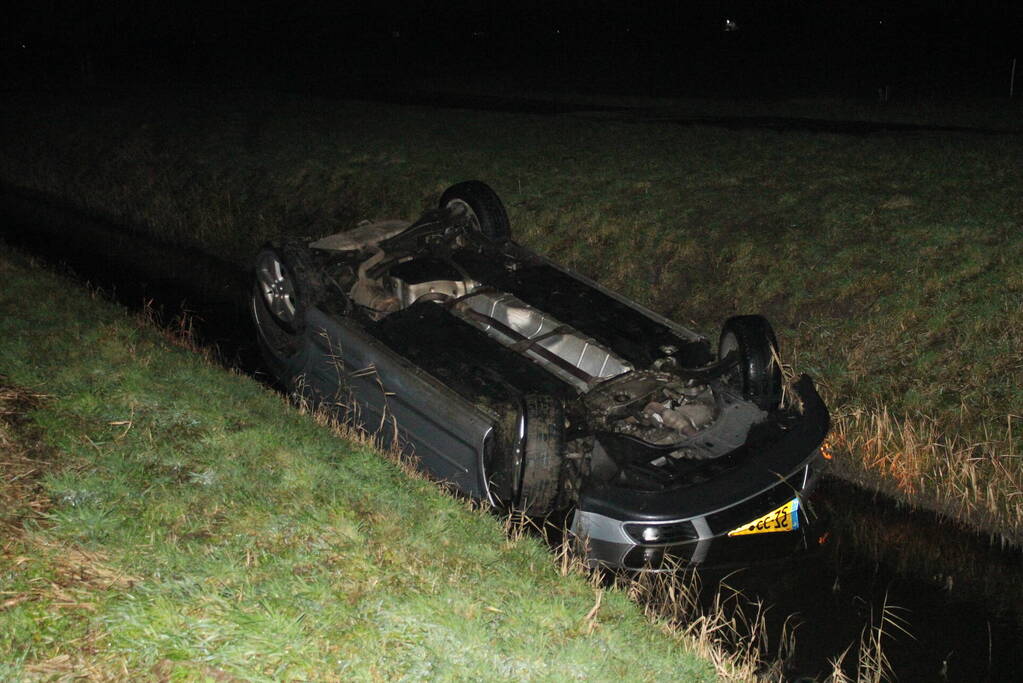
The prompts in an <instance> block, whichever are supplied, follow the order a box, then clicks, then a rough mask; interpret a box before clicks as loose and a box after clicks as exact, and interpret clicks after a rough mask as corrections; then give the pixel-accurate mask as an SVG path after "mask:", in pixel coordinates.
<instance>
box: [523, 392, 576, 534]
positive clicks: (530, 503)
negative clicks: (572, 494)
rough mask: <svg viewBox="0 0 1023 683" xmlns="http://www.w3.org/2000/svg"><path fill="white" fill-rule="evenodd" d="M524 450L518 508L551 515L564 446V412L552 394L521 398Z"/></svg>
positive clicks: (558, 481)
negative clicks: (522, 399) (523, 420)
mask: <svg viewBox="0 0 1023 683" xmlns="http://www.w3.org/2000/svg"><path fill="white" fill-rule="evenodd" d="M523 408H524V410H525V418H526V424H525V427H526V434H525V437H526V442H525V449H524V450H525V453H524V455H523V461H522V481H521V485H520V487H519V507H520V509H522V510H523V511H524V512H526V513H527V514H529V515H533V516H543V515H547V514H550V513H551V512H553V511H554V509H555V507H556V506H557V500H558V493H559V492H560V490H561V470H562V464H563V458H562V456H563V451H564V447H565V412H564V408H563V406H562V405H561V402H560V401H557V400H556V399H554V398H553V397H551V396H543V395H532V396H527V397H526V398H525V401H524V406H523Z"/></svg>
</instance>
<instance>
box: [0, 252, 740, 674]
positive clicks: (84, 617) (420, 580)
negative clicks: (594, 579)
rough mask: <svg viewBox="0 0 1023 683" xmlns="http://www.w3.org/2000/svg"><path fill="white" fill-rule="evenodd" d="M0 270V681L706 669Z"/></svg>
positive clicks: (488, 525) (541, 554) (68, 292)
mask: <svg viewBox="0 0 1023 683" xmlns="http://www.w3.org/2000/svg"><path fill="white" fill-rule="evenodd" d="M0 277H2V279H3V282H4V287H3V288H2V290H0V310H3V311H4V315H3V316H2V317H0V358H2V359H3V361H2V364H0V373H2V375H0V445H2V449H0V452H2V453H3V456H2V458H3V461H4V462H3V468H2V469H0V474H2V477H0V502H2V503H3V508H2V509H0V679H3V680H19V679H23V678H24V679H37V678H41V679H50V678H72V677H75V678H77V677H79V676H82V677H85V678H89V679H102V680H111V679H129V678H130V679H132V680H207V679H213V680H237V679H241V680H345V681H347V680H398V679H409V680H425V679H428V680H516V681H517V680H565V679H572V678H578V679H583V680H625V679H627V680H661V679H663V678H664V677H665V676H670V677H671V678H674V679H680V680H712V679H714V678H715V673H714V667H713V665H712V664H710V663H709V662H708V661H706V660H704V659H700V658H699V657H697V656H695V655H694V654H692V652H693V651H694V650H696V649H697V648H698V644H697V643H696V641H695V639H694V638H691V637H686V636H681V635H678V634H676V635H675V636H668V635H666V634H665V633H664V632H662V630H661V629H658V628H657V627H656V626H655V625H653V624H651V623H649V622H648V621H647V620H646V619H645V618H644V616H643V614H642V612H641V610H640V609H639V608H638V607H637V606H636V605H634V604H633V603H631V602H630V601H629V600H628V598H627V596H626V595H625V594H624V592H622V591H617V590H610V591H601V592H599V593H598V589H595V588H594V587H593V585H591V584H590V583H589V582H587V581H586V580H585V579H584V578H583V577H582V576H581V575H579V574H578V573H573V572H570V571H569V572H562V571H559V570H558V569H557V568H556V566H555V563H554V562H553V560H552V557H551V555H550V553H549V551H548V550H547V549H546V548H545V547H544V546H543V545H542V544H541V543H539V542H538V541H536V540H535V539H532V538H518V537H515V536H512V537H511V538H509V536H508V535H507V534H506V531H505V529H504V528H502V524H501V521H500V520H498V519H495V518H494V517H492V516H491V515H489V514H486V513H485V512H481V511H474V510H472V509H470V508H469V507H468V506H467V505H466V504H465V503H463V502H460V501H458V500H456V499H454V498H451V497H449V496H447V495H445V494H444V493H443V492H442V491H441V490H440V489H439V488H438V487H436V486H435V485H433V484H431V483H430V482H428V481H425V480H423V479H421V478H417V477H412V476H409V474H408V473H406V472H405V471H403V470H402V469H401V468H400V467H399V466H398V465H397V464H396V463H395V462H393V461H391V460H388V459H385V458H383V457H382V456H381V455H380V454H379V453H376V452H373V451H372V450H371V449H369V448H368V447H366V446H362V445H358V444H354V443H352V442H350V441H347V440H344V439H341V438H339V437H338V436H336V435H335V434H334V433H333V432H332V431H331V430H330V429H327V428H325V427H324V425H323V424H322V422H318V421H317V420H315V419H313V416H310V415H303V414H300V413H299V412H298V411H296V410H295V409H293V408H292V407H291V406H289V405H288V404H287V403H285V402H284V400H283V399H282V398H281V397H279V396H277V395H275V394H273V393H272V392H269V391H268V390H266V389H265V388H264V387H263V386H261V385H259V384H258V383H256V382H255V381H254V380H252V379H250V378H247V377H244V376H239V375H236V374H230V373H227V372H225V371H224V370H222V369H220V368H219V367H216V366H214V365H213V364H211V363H210V362H208V361H206V360H204V359H203V357H202V356H201V355H197V354H195V353H194V352H193V351H191V350H189V349H187V348H182V346H181V345H180V344H176V343H174V340H173V339H172V338H171V336H170V335H168V333H161V332H160V331H159V330H157V329H155V328H153V327H152V326H151V325H150V324H149V323H148V322H146V321H145V320H143V319H141V318H128V317H127V316H126V315H125V313H124V312H123V311H122V310H120V309H118V308H117V307H115V306H114V305H112V304H110V303H108V302H106V301H104V300H102V299H100V298H98V297H97V296H95V295H90V294H89V293H88V292H86V291H85V290H82V289H79V288H77V287H76V286H75V285H73V284H71V283H70V282H68V281H66V280H64V279H63V278H60V277H57V276H55V275H53V274H50V273H48V272H45V271H42V270H40V269H38V268H33V267H32V266H31V265H30V264H28V263H27V262H26V261H25V260H24V258H23V257H20V256H18V255H16V254H12V253H10V252H8V251H6V250H3V251H0ZM598 600H599V603H600V605H599V609H596V610H594V605H595V604H596V603H597V602H598ZM722 671H727V665H724V667H723V668H722Z"/></svg>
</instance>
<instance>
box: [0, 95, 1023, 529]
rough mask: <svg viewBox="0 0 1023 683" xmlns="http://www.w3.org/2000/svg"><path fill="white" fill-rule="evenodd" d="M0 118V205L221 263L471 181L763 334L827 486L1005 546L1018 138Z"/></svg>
mask: <svg viewBox="0 0 1023 683" xmlns="http://www.w3.org/2000/svg"><path fill="white" fill-rule="evenodd" d="M790 106H796V105H790ZM2 112H3V116H4V119H5V121H4V126H3V131H4V132H3V136H4V138H3V141H2V142H3V146H2V148H3V154H2V156H0V178H2V179H3V182H5V183H6V184H7V185H8V186H10V187H14V188H22V189H26V190H32V191H35V192H39V193H41V194H42V195H43V196H44V197H48V198H50V199H52V200H55V201H60V202H67V203H70V204H72V205H74V206H77V207H80V208H83V209H86V210H88V211H90V212H94V213H95V214H98V215H100V216H102V217H104V218H106V219H109V220H111V221H112V222H114V223H117V224H120V225H123V226H125V228H126V229H129V230H142V231H145V232H148V233H151V234H153V235H156V236H158V237H159V238H160V239H165V240H168V241H170V242H174V243H177V244H183V245H189V246H196V247H198V248H200V249H202V250H204V251H206V252H208V253H212V254H217V255H220V256H222V257H224V258H227V259H228V260H231V261H234V262H236V263H239V264H247V263H248V260H249V259H250V258H251V257H252V255H253V253H254V251H255V249H256V248H258V246H259V245H260V244H262V243H263V242H264V241H266V240H267V239H269V238H271V237H275V236H277V235H279V234H281V233H285V234H293V235H309V236H315V235H321V234H325V233H328V232H334V231H337V230H340V229H343V228H344V227H345V226H348V225H354V224H355V223H356V222H357V221H358V220H361V219H363V218H380V217H390V216H400V217H412V216H415V215H417V214H418V213H419V211H420V210H421V209H423V208H425V207H427V206H430V205H432V204H433V203H434V202H435V201H436V199H437V197H438V196H439V194H440V192H441V191H442V190H443V189H444V188H445V187H447V186H448V185H450V184H452V183H453V182H456V181H459V180H462V179H465V178H479V179H483V180H485V181H486V182H488V183H490V184H491V185H493V186H494V187H495V188H496V189H497V191H498V192H499V193H500V194H501V195H502V197H503V198H504V200H505V202H506V204H507V205H508V211H509V214H510V217H511V220H512V225H513V230H514V231H515V234H516V236H517V238H518V239H519V240H520V241H522V242H524V243H526V244H528V245H529V246H531V247H533V248H535V249H537V250H539V251H541V252H545V253H547V254H549V255H551V256H552V257H554V258H555V259H558V260H561V261H563V262H566V263H567V264H569V265H571V266H573V267H575V268H577V269H578V270H580V271H581V272H583V273H584V274H586V275H589V276H591V277H594V278H596V279H597V280H600V281H602V282H604V283H605V284H608V285H610V286H611V287H612V288H616V289H620V290H622V291H623V292H624V293H626V294H627V295H629V296H632V297H634V298H636V299H638V300H639V301H641V302H643V303H645V304H646V305H648V306H650V307H651V308H653V309H655V310H657V311H658V312H661V313H664V314H666V315H668V316H670V317H674V318H677V319H679V320H681V321H684V322H691V323H693V324H694V325H695V326H696V327H697V329H701V330H703V331H704V332H705V333H707V334H708V335H710V336H712V337H713V336H715V335H716V330H717V327H718V325H719V324H720V322H721V321H722V320H724V318H726V317H728V316H729V315H733V314H736V313H742V312H760V313H764V314H766V315H768V316H769V317H770V318H771V319H772V320H773V322H774V324H775V327H776V328H777V331H778V333H779V337H780V340H781V344H782V351H783V356H784V359H785V360H786V361H787V362H788V363H790V364H791V365H792V366H793V368H794V369H795V370H796V371H798V372H809V373H811V374H812V375H814V376H815V377H816V378H817V379H818V380H819V381H820V382H821V383H822V384H823V385H824V389H825V391H826V393H827V398H828V399H829V402H830V404H831V406H832V407H833V411H834V414H835V418H836V419H835V433H834V438H833V442H834V445H835V446H836V450H837V452H838V456H837V457H836V459H835V460H834V462H833V464H834V469H835V471H836V472H838V473H839V474H841V475H842V476H845V477H847V478H850V479H853V480H855V481H860V482H864V483H867V484H868V485H870V486H875V487H877V488H879V489H881V490H884V491H887V492H889V493H891V494H893V495H895V496H897V497H899V498H902V499H904V500H906V501H908V502H910V503H912V504H913V505H917V506H923V507H929V508H932V509H936V510H940V511H942V512H945V513H947V514H949V515H951V516H953V517H955V518H957V519H959V520H961V521H963V522H965V523H967V524H969V525H972V526H974V527H976V528H979V529H983V530H986V531H989V532H991V533H993V534H996V535H1001V536H1003V537H1005V538H1009V539H1013V540H1019V539H1020V538H1023V510H1021V508H1020V506H1019V504H1018V502H1017V497H1016V495H1015V494H1016V492H1017V491H1019V490H1020V489H1021V485H1020V478H1021V476H1023V466H1021V465H1020V464H1019V460H1018V458H1017V457H1016V456H1017V455H1018V454H1019V453H1020V450H1021V443H1020V438H1019V431H1020V430H1019V425H1018V424H1016V423H1017V421H1018V419H1019V418H1018V417H1016V415H1017V414H1018V406H1019V405H1020V403H1021V399H1023V389H1021V388H1020V382H1019V378H1020V374H1021V368H1023V338H1021V337H1020V332H1019V330H1020V329H1021V324H1020V323H1021V322H1023V278H1021V276H1020V273H1021V272H1023V269H1021V266H1023V238H1021V237H1020V235H1021V231H1020V226H1021V224H1023V203H1021V200H1020V196H1023V195H1021V189H1023V172H1021V171H1020V166H1019V164H1018V159H1019V158H1021V151H1023V149H1021V148H1023V136H1020V135H1018V134H1014V133H1001V134H998V133H995V134H992V133H985V134H980V133H973V132H968V131H948V130H944V131H941V130H939V131H915V132H913V131H910V132H906V131H898V132H894V131H881V132H875V133H869V134H860V135H848V134H836V133H821V132H805V131H784V130H783V131H778V130H767V131H765V130H756V129H739V130H729V129H725V128H721V127H715V126H678V125H674V124H672V123H656V122H649V121H646V122H642V123H639V122H631V121H628V120H625V121H623V120H615V121H606V120H601V117H606V114H600V115H597V116H586V115H583V114H579V113H577V114H573V115H562V116H536V115H522V114H510V113H500V112H491V113H480V112H471V111H461V110H444V109H431V108H424V107H416V106H400V105H385V104H379V103H372V102H359V101H339V100H331V99H323V98H314V97H308V96H297V95H294V96H293V95H281V94H272V93H267V92H261V91H259V92H257V91H238V90H235V91H231V92H228V93H215V92H211V91H209V90H189V91H176V92H153V91H145V92H141V93H139V92H128V91H118V92H102V93H97V92H92V91H83V92H81V93H79V94H78V95H76V96H59V97H58V96H47V95H32V96H29V95H13V96H12V97H11V98H9V100H8V101H7V103H6V104H5V105H4V106H3V109H2ZM616 116H617V117H618V118H619V119H620V118H622V115H621V114H616ZM958 116H959V117H960V119H961V118H962V113H961V112H959V113H958Z"/></svg>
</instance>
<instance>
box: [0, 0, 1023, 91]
mask: <svg viewBox="0 0 1023 683" xmlns="http://www.w3.org/2000/svg"><path fill="white" fill-rule="evenodd" d="M1021 47H1023V3H1019V2H1008V1H1007V0H1002V1H987V2H953V1H950V0H944V1H941V0H918V1H916V2H898V3H890V2H878V1H868V2H862V1H861V2H853V1H851V0H842V1H837V2H826V1H825V2H822V1H809V0H776V1H769V0H761V1H755V2H753V1H749V0H726V1H723V2H706V1H703V2H662V1H654V2H645V3H624V2H612V1H610V0H603V1H601V0H588V1H585V2H584V1H582V0H579V1H576V2H517V3H516V2H509V3H489V4H488V3H485V2H472V3H470V2H461V1H458V0H453V1H452V2H447V3H436V2H396V1H394V0H382V1H379V2H367V3H347V2H315V3H283V2H281V3H264V4H259V3H231V2H229V3H206V2H191V3H154V2H131V3H129V2H96V1H92V2H82V3H57V2H24V1H23V2H19V3H17V6H16V8H15V9H13V10H10V11H9V12H8V21H7V22H6V28H4V30H3V45H2V54H3V62H2V72H0V75H2V79H3V83H4V85H5V86H6V87H63V86H72V87H77V86H83V85H85V86H90V85H96V86H115V85H121V84H128V83H180V82H188V83H194V82H216V83H220V84H234V85H242V86H270V87H292V88H304V87H311V88H317V89H323V88H327V89H330V88H337V89H339V90H340V89H344V88H359V89H374V88H376V89H403V88H404V89H408V88H417V87H422V86H423V85H424V84H430V83H436V82H438V81H441V82H444V83H445V84H451V83H455V84H456V85H457V84H459V83H461V84H465V85H467V86H469V87H477V88H478V87H480V86H485V85H486V84H488V83H490V84H493V83H494V82H498V81H499V82H500V83H501V84H502V85H503V86H504V87H514V88H530V89H535V90H549V91H564V90H571V91H573V92H598V93H620V94H636V95H643V94H647V95H683V96H687V95H720V96H728V97H747V96H748V97H758V96H768V97H776V96H779V97H787V96H798V95H845V96H852V97H858V96H871V95H872V94H873V93H874V92H875V91H876V89H877V88H878V87H880V86H883V85H887V86H890V87H891V88H893V89H895V88H897V89H898V90H899V91H900V92H903V93H912V94H913V95H919V96H925V97H926V96H938V97H946V98H947V97H952V98H955V97H976V96H1000V95H1004V94H1006V91H1007V88H1008V82H1009V70H1010V67H1011V61H1012V59H1013V58H1014V57H1019V56H1020V53H1021V52H1023V50H1021Z"/></svg>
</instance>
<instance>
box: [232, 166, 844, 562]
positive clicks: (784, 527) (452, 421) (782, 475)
mask: <svg viewBox="0 0 1023 683" xmlns="http://www.w3.org/2000/svg"><path fill="white" fill-rule="evenodd" d="M251 303H252V314H253V317H254V320H255V324H256V328H257V330H258V340H259V345H260V348H261V350H262V352H263V355H264V357H265V359H266V363H267V366H268V368H269V369H270V371H271V373H272V374H273V375H274V377H276V378H277V379H278V380H279V381H280V382H281V383H282V384H283V385H284V386H285V387H286V388H288V390H289V391H292V392H294V393H298V394H300V395H302V396H304V397H306V398H309V399H312V400H315V401H317V402H321V403H328V404H336V405H337V406H338V407H339V409H345V410H347V411H350V414H356V415H358V419H359V420H360V422H361V423H362V424H363V425H365V426H367V427H368V428H369V429H371V430H379V433H380V435H381V437H383V438H384V439H385V440H389V441H392V442H393V441H397V442H398V444H399V445H400V446H401V447H403V448H405V449H406V450H407V451H408V452H409V453H411V454H412V456H413V458H414V461H415V462H416V463H417V464H418V466H419V467H420V468H422V469H423V470H425V471H427V472H429V473H430V474H431V475H433V476H434V477H436V478H438V479H441V480H445V481H448V482H450V483H452V484H453V485H455V486H456V487H457V488H458V489H459V490H461V491H462V492H464V493H465V494H468V495H470V496H472V497H475V498H478V499H483V500H486V501H489V502H490V503H491V504H493V505H495V506H503V507H516V508H519V509H522V510H525V511H526V512H528V513H529V514H531V515H539V516H543V515H548V514H552V513H556V512H569V513H570V514H572V521H571V528H572V531H573V533H574V534H575V535H576V536H577V537H578V538H579V539H580V540H581V541H582V542H584V543H585V545H586V547H587V548H588V552H589V557H590V559H591V561H593V562H599V563H605V564H608V565H613V566H637V567H638V566H642V565H646V564H649V563H651V562H654V561H656V560H657V559H658V558H659V557H660V556H661V554H662V552H663V551H664V549H674V548H679V547H682V548H687V549H688V551H687V552H685V553H682V555H683V556H685V557H687V558H688V559H691V560H693V561H699V560H700V559H701V557H702V556H704V555H705V554H706V548H707V547H708V544H709V542H710V540H711V539H714V538H715V537H719V536H727V535H733V536H734V535H746V534H759V533H768V532H777V531H791V530H793V529H797V528H799V525H800V500H801V496H802V495H803V494H804V493H805V492H807V491H808V489H809V487H810V486H811V485H812V483H813V481H814V476H815V474H816V467H817V459H818V457H819V448H820V445H821V443H822V441H823V439H824V437H825V435H826V433H827V429H828V413H827V410H826V408H825V406H824V404H823V402H822V401H821V399H820V397H819V396H818V394H817V392H816V390H815V389H814V387H813V384H812V383H811V381H810V380H809V379H808V378H806V377H803V378H801V379H800V380H799V381H797V382H796V383H794V384H793V385H791V386H783V380H782V373H781V368H780V366H779V363H778V361H777V350H776V342H775V337H774V333H773V332H772V330H771V327H770V325H769V324H768V323H767V321H766V320H765V319H764V318H762V317H760V316H752V315H750V316H738V317H733V318H731V319H729V320H727V321H726V322H725V323H724V326H723V329H722V331H721V334H720V339H719V342H718V345H717V348H716V349H715V348H712V346H711V344H710V342H709V341H708V340H707V339H705V338H704V337H702V336H700V335H698V334H696V333H695V332H692V331H690V330H687V329H685V328H684V327H682V326H679V325H677V324H675V323H673V322H671V321H669V320H667V319H664V318H662V317H661V316H658V315H657V314H655V313H653V312H651V311H649V310H647V309H645V308H643V307H642V306H640V305H639V304H637V303H635V302H633V301H630V300H628V299H626V298H624V297H622V296H620V295H618V294H616V293H614V292H611V291H608V290H607V289H605V288H604V287H602V286H600V285H599V284H597V283H595V282H592V281H590V280H588V279H586V278H584V277H582V276H580V275H578V274H575V273H572V272H570V271H569V270H567V269H565V268H563V267H560V266H558V265H556V264H554V263H552V262H551V261H549V260H548V259H546V258H544V257H543V256H540V255H538V254H535V253H533V252H532V251H530V250H528V249H526V248H524V247H522V246H520V245H518V244H516V243H515V242H514V241H513V240H512V239H511V235H510V229H509V225H508V218H507V215H506V213H505V210H504V208H503V206H502V204H501V202H500V200H499V198H498V197H497V195H496V194H495V193H494V192H493V190H491V189H490V188H489V187H488V186H486V185H485V184H483V183H481V182H478V181H468V182H463V183H459V184H457V185H455V186H453V187H451V188H449V189H448V190H447V191H446V192H445V193H444V194H443V196H442V197H441V201H440V206H439V208H437V209H432V210H429V211H427V212H426V213H424V214H423V216H422V217H420V218H419V219H418V220H417V221H415V222H412V223H409V222H406V221H384V222H374V223H368V222H364V223H362V224H360V225H359V226H357V227H354V228H352V229H350V230H348V231H345V232H341V233H338V234H334V235H329V236H326V237H323V238H321V239H317V240H315V241H285V242H283V243H280V244H277V245H269V246H267V247H264V248H263V249H262V251H261V252H260V253H259V255H258V257H257V260H256V265H255V286H254V289H253V296H252V302H251Z"/></svg>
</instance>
